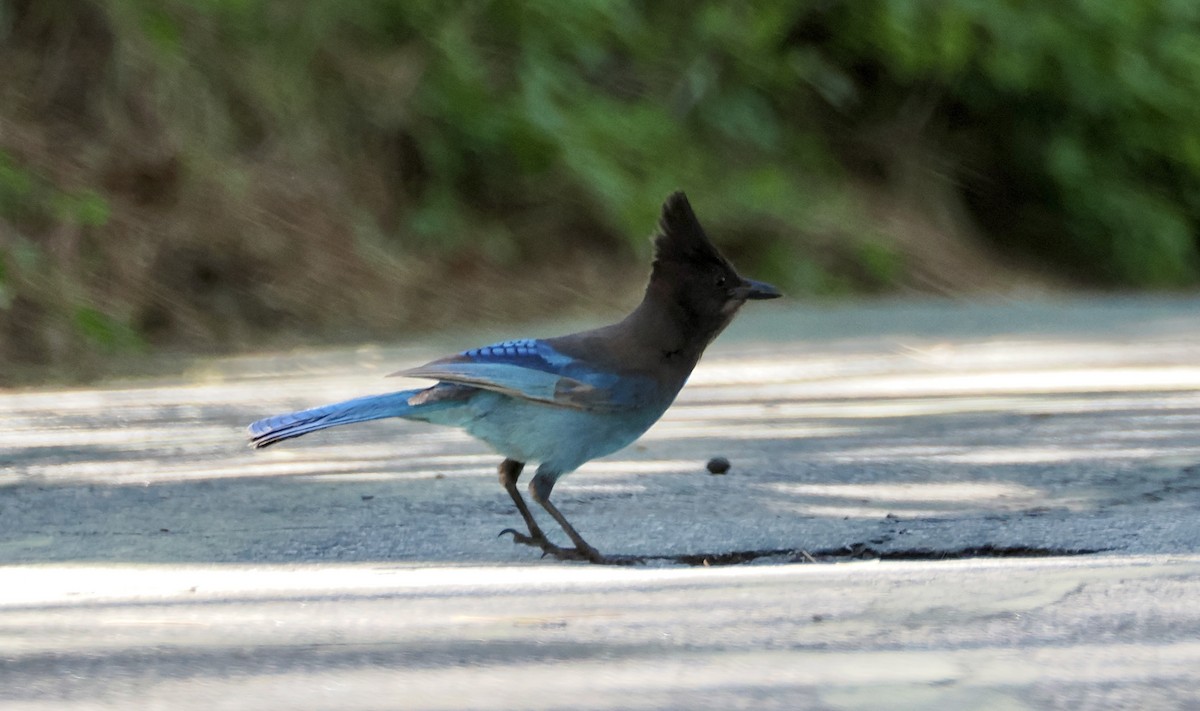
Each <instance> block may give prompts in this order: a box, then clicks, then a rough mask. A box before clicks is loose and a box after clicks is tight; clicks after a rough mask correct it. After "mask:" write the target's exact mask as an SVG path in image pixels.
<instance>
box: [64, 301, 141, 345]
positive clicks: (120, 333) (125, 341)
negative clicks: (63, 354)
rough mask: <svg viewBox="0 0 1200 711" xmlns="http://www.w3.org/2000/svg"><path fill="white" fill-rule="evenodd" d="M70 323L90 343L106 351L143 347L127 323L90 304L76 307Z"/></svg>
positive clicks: (138, 337) (136, 334)
mask: <svg viewBox="0 0 1200 711" xmlns="http://www.w3.org/2000/svg"><path fill="white" fill-rule="evenodd" d="M72 323H73V324H74V326H75V329H76V330H77V331H78V332H79V333H80V334H81V335H82V336H83V337H84V338H85V339H87V341H88V342H89V343H90V344H91V345H93V346H96V347H99V348H101V349H103V350H104V351H106V352H108V353H119V352H128V351H136V350H141V349H143V348H144V347H145V343H144V341H143V340H142V338H141V337H140V336H139V335H138V333H137V332H136V331H135V330H134V329H132V328H130V326H129V325H128V324H126V323H124V322H122V321H120V320H119V319H116V318H114V317H112V316H109V315H108V314H105V313H103V312H101V311H99V310H97V309H95V308H93V307H91V306H78V307H76V308H75V312H74V314H73V317H72Z"/></svg>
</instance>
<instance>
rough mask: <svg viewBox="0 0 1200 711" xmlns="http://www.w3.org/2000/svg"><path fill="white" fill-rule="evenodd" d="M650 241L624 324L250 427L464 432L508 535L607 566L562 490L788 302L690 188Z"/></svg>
mask: <svg viewBox="0 0 1200 711" xmlns="http://www.w3.org/2000/svg"><path fill="white" fill-rule="evenodd" d="M653 242H654V259H653V263H652V265H651V270H650V279H649V282H648V284H647V286H646V290H645V294H644V296H643V298H642V301H641V303H639V304H638V305H637V307H636V308H634V310H633V311H632V312H630V313H629V314H628V315H627V316H626V317H625V318H624V319H622V320H621V321H619V322H617V323H614V324H611V325H608V326H603V327H600V328H595V329H592V330H586V331H581V332H578V333H572V334H570V335H566V336H559V337H555V338H544V339H534V338H522V339H516V340H509V341H504V342H501V343H495V344H492V345H488V346H483V347H480V348H473V349H470V350H466V351H463V352H461V353H457V354H455V355H451V356H448V357H445V358H440V359H438V360H434V361H432V362H430V363H427V364H425V365H422V366H418V367H415V368H410V369H407V370H401V371H399V372H397V373H393V374H392V375H399V376H407V377H412V378H427V379H430V380H434V381H436V383H435V384H434V385H432V386H429V387H425V388H417V389H413V390H402V391H399V392H391V393H385V394H379V395H368V396H366V397H359V398H355V399H353V400H347V401H345V402H339V403H335V404H332V405H325V406H322V407H315V408H312V409H309V410H303V411H300V412H293V413H289V414H283V415H275V416H273V417H267V418H265V419H262V420H259V421H257V422H254V423H253V424H251V425H250V426H249V428H248V430H249V435H250V443H251V445H252V446H254V447H256V448H261V447H266V446H269V445H272V444H275V443H277V442H281V441H283V440H286V439H291V438H293V437H299V436H301V435H305V434H309V433H310V432H315V431H317V430H323V429H326V428H328V427H337V426H341V425H349V424H353V423H356V422H366V421H369V420H378V419H383V418H391V417H397V418H402V419H406V420H418V421H423V422H428V423H433V424H437V425H447V426H454V427H460V428H462V429H463V430H465V431H466V432H467V433H468V434H470V435H472V436H473V437H475V438H476V439H478V440H481V441H483V442H484V443H486V444H487V445H489V446H490V447H491V448H492V449H493V450H495V451H496V452H497V453H498V454H499V455H500V456H503V457H504V460H503V461H502V462H501V463H500V465H499V467H498V473H499V479H500V484H501V485H502V486H503V487H504V489H505V491H507V492H508V495H509V496H510V497H511V498H512V501H513V503H514V504H515V505H516V508H517V512H518V513H520V515H521V518H522V519H523V520H524V524H525V529H526V530H525V531H524V532H522V531H518V530H516V529H513V528H506V529H504V531H501V533H500V535H501V536H503V535H505V534H511V535H512V537H513V541H514V542H515V543H520V544H525V545H528V546H532V547H534V548H539V549H541V551H542V557H545V556H547V555H551V556H553V557H555V558H558V559H560V560H581V561H588V562H592V563H605V562H611V561H610V559H609V558H607V557H606V556H605V555H603V554H602V553H600V551H599V550H597V549H596V548H594V547H593V546H592V545H591V544H589V543H588V542H587V541H586V540H585V539H584V538H583V536H581V535H580V534H579V532H578V531H576V530H575V528H574V527H573V526H572V525H571V523H570V522H569V521H568V520H567V519H566V517H565V516H563V514H562V512H561V511H560V510H559V509H558V507H557V506H555V505H554V503H553V502H551V500H550V494H551V492H552V491H553V489H554V486H555V484H556V483H557V482H558V480H559V479H560V478H561V477H562V476H563V475H565V474H568V473H570V472H572V471H574V470H575V469H577V468H578V467H579V466H580V465H582V464H584V463H585V462H588V461H590V460H592V459H595V458H597V457H602V456H605V455H607V454H611V453H613V452H616V451H618V450H620V449H622V448H624V447H626V446H627V445H629V444H631V443H632V442H634V441H635V440H636V439H637V438H638V437H640V436H641V435H642V433H644V432H645V431H646V430H647V429H649V428H650V426H651V425H653V424H654V423H655V422H657V421H658V419H659V418H660V417H661V416H662V415H663V413H664V412H665V411H666V410H667V408H668V407H670V405H671V403H672V402H674V400H675V396H676V395H678V394H679V391H680V390H681V389H682V388H683V386H684V383H685V382H686V381H687V379H688V377H689V376H690V375H691V373H692V370H693V369H694V368H695V366H696V363H697V362H698V361H699V360H700V356H701V355H702V354H703V353H704V349H705V348H706V347H708V345H709V344H710V343H711V342H712V341H713V339H715V338H716V337H717V336H718V335H719V334H720V333H721V332H722V331H723V330H724V329H725V327H726V326H728V325H729V323H730V322H731V321H732V320H733V318H734V316H735V315H736V314H737V313H738V310H739V309H740V308H741V307H742V306H743V305H744V304H745V303H746V302H747V301H751V300H763V299H774V298H778V297H779V296H781V293H780V291H779V290H778V289H776V288H775V287H773V286H771V285H770V284H766V283H764V282H760V281H754V280H752V279H747V278H743V277H741V276H739V275H738V273H737V271H736V270H735V269H734V267H733V265H732V264H731V263H730V262H729V260H727V259H726V258H725V257H724V256H722V255H721V253H720V252H719V251H717V248H716V247H715V246H714V245H713V243H712V242H711V241H710V240H709V238H708V235H707V234H705V232H704V229H703V228H702V227H701V225H700V222H699V220H698V219H697V217H696V214H695V212H694V211H693V210H692V206H691V204H690V203H689V202H688V199H687V196H686V195H685V194H684V193H683V192H682V191H676V192H674V193H672V194H671V195H670V196H668V197H667V199H666V201H665V202H664V203H663V206H662V212H661V216H660V218H659V220H658V229H657V231H656V232H655V234H654V237H653ZM527 462H537V463H538V467H537V471H536V473H535V474H534V476H533V478H532V479H531V480H530V482H529V485H528V491H529V495H530V496H531V497H532V498H533V500H534V501H536V502H537V503H538V504H540V505H541V507H542V508H543V509H545V511H546V512H547V513H548V514H549V515H550V517H551V518H553V519H554V521H555V522H556V523H557V524H558V525H559V527H560V528H561V529H562V531H563V533H565V534H566V536H567V537H568V538H569V539H570V541H571V543H572V545H573V547H564V546H559V545H556V544H555V543H553V542H552V541H551V540H550V539H549V538H548V537H547V536H546V534H545V532H544V531H543V530H542V528H541V527H540V526H539V525H538V523H537V521H536V520H535V519H534V517H533V514H532V513H531V512H530V510H529V506H528V505H527V504H526V502H525V499H524V498H523V497H522V496H521V493H520V491H519V490H518V489H517V482H518V479H519V477H520V476H521V473H522V471H523V470H524V468H525V464H526V463H527Z"/></svg>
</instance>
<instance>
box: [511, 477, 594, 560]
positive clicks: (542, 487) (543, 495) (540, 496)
mask: <svg viewBox="0 0 1200 711" xmlns="http://www.w3.org/2000/svg"><path fill="white" fill-rule="evenodd" d="M553 488H554V477H552V476H546V475H545V474H544V473H542V472H541V471H539V472H538V473H537V474H536V475H535V476H534V477H533V481H531V482H529V494H530V496H532V497H533V500H534V501H536V502H538V503H539V504H541V505H542V508H544V509H546V511H547V512H548V513H549V514H550V515H551V516H553V517H554V520H555V521H557V522H558V525H559V526H561V527H562V530H563V532H564V533H566V534H567V537H568V538H570V539H571V542H572V543H574V544H575V548H574V549H570V548H559V549H558V550H557V551H552V550H548V549H546V548H545V547H543V548H542V550H543V551H545V552H546V553H549V554H551V555H553V556H555V557H556V558H560V559H564V560H567V559H571V560H588V561H591V562H592V563H603V562H605V558H604V556H603V555H602V554H601V553H600V551H598V550H596V549H595V548H593V547H592V546H591V545H590V544H589V543H588V542H587V541H585V540H583V536H581V535H579V532H578V531H576V530H575V527H574V526H572V525H571V524H570V522H569V521H567V517H566V516H563V515H562V512H561V511H559V510H558V507H557V506H555V505H554V504H552V503H550V491H551V489H553ZM554 547H555V548H557V546H554Z"/></svg>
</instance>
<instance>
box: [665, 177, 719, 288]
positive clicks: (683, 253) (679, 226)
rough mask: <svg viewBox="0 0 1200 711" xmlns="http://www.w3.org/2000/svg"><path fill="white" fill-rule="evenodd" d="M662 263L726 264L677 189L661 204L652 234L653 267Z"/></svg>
mask: <svg viewBox="0 0 1200 711" xmlns="http://www.w3.org/2000/svg"><path fill="white" fill-rule="evenodd" d="M666 263H675V264H681V265H682V264H687V265H695V266H706V265H707V266H717V265H723V266H728V262H726V261H725V258H724V257H722V256H721V253H720V252H718V251H717V248H716V247H714V246H713V244H712V242H709V241H708V235H706V234H704V228H703V227H701V226H700V221H699V220H697V219H696V213H694V212H692V206H691V204H690V203H689V202H688V199H687V195H684V194H683V191H681V190H677V191H675V192H673V193H671V195H670V196H668V197H667V200H666V202H664V203H663V207H662V215H661V216H660V217H659V218H658V233H657V234H656V235H655V237H654V267H655V269H656V270H657V269H658V268H659V267H660V265H665V264H666Z"/></svg>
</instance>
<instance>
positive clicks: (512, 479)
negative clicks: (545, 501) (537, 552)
mask: <svg viewBox="0 0 1200 711" xmlns="http://www.w3.org/2000/svg"><path fill="white" fill-rule="evenodd" d="M524 468H525V462H518V461H516V460H515V459H505V460H504V461H503V462H500V470H499V471H500V485H501V486H503V487H504V490H505V491H507V492H508V495H509V496H511V497H512V500H513V503H514V504H516V505H517V511H519V512H520V513H521V518H523V519H525V526H526V527H527V528H528V529H529V535H528V536H527V535H525V534H524V533H521V532H520V531H518V530H516V529H515V528H506V529H504V530H503V531H501V532H500V535H501V536H503V535H504V534H506V533H511V534H512V535H513V541H514V542H516V543H524V544H525V545H528V546H537V547H539V548H541V547H543V546H547V545H550V541H549V539H547V538H546V534H544V533H542V529H541V528H539V527H538V525H537V521H534V520H533V514H531V513H529V507H528V506H527V505H525V499H524V498H523V497H522V496H521V492H519V491H517V479H518V478H519V477H520V476H521V470H522V469H524Z"/></svg>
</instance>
